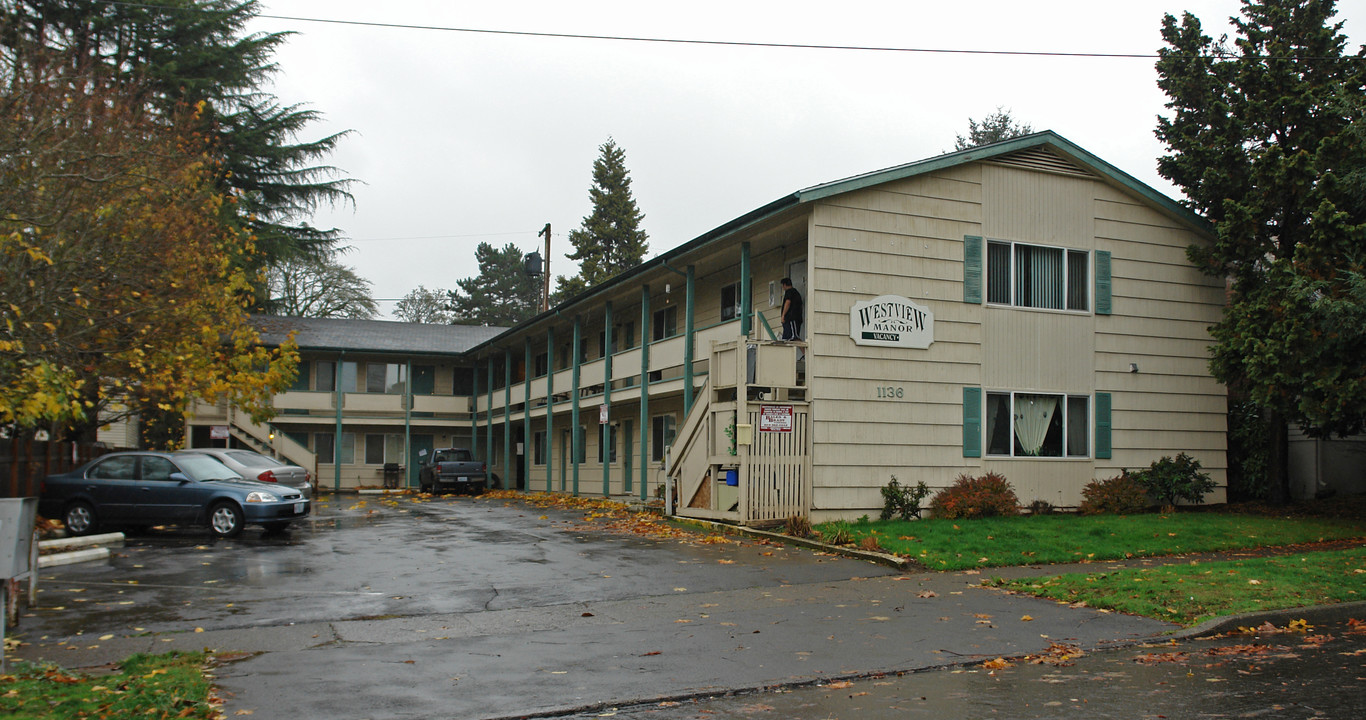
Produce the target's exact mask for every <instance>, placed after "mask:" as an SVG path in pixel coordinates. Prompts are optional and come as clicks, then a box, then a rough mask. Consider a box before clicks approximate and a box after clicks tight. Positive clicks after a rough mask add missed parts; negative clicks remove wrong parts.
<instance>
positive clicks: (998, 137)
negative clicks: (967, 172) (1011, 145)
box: [953, 105, 1034, 150]
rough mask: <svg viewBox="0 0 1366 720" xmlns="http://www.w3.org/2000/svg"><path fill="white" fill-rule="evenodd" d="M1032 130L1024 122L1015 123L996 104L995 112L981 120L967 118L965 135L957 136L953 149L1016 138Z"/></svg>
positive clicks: (1032, 129)
mask: <svg viewBox="0 0 1366 720" xmlns="http://www.w3.org/2000/svg"><path fill="white" fill-rule="evenodd" d="M1032 132H1034V128H1033V127H1030V126H1029V125H1028V124H1026V123H1017V122H1015V119H1014V118H1012V117H1011V116H1010V111H1009V110H1006V109H1004V108H1002V107H1001V106H999V105H997V106H996V112H994V113H992V114H990V115H988V116H986V118H984V119H983V120H982V122H980V123H979V122H977V121H976V120H974V119H972V118H968V134H967V137H964V136H962V135H959V136H958V140H957V142H955V143H954V144H953V149H954V150H967V149H968V148H971V147H977V146H978V145H990V144H991V143H994V142H1001V141H1002V140H1009V139H1011V138H1017V137H1020V136H1021V135H1028V134H1030V133H1032Z"/></svg>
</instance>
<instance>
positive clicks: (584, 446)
mask: <svg viewBox="0 0 1366 720" xmlns="http://www.w3.org/2000/svg"><path fill="white" fill-rule="evenodd" d="M574 447H575V452H574V455H575V457H577V458H578V462H579V464H583V463H586V462H588V428H586V427H584V426H583V425H580V426H579V437H578V441H577V442H575V443H574Z"/></svg>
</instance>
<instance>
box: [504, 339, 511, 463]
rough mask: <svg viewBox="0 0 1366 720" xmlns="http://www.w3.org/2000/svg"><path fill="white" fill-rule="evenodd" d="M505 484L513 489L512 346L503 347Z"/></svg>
mask: <svg viewBox="0 0 1366 720" xmlns="http://www.w3.org/2000/svg"><path fill="white" fill-rule="evenodd" d="M503 485H505V486H506V487H504V488H503V489H504V490H512V489H513V488H512V485H513V483H512V348H510V347H508V348H503Z"/></svg>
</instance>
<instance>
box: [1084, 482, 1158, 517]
mask: <svg viewBox="0 0 1366 720" xmlns="http://www.w3.org/2000/svg"><path fill="white" fill-rule="evenodd" d="M1081 498H1082V499H1081V507H1079V508H1078V510H1079V511H1080V512H1081V514H1082V515H1102V514H1109V515H1132V514H1133V513H1139V512H1143V511H1144V510H1147V509H1148V491H1147V490H1146V489H1145V488H1144V487H1143V485H1141V484H1140V483H1139V482H1138V480H1136V479H1134V476H1132V475H1130V474H1129V473H1128V472H1122V473H1120V474H1118V475H1116V476H1114V477H1112V478H1108V479H1105V480H1092V481H1091V482H1089V483H1086V487H1084V488H1082V489H1081Z"/></svg>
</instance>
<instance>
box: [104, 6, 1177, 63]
mask: <svg viewBox="0 0 1366 720" xmlns="http://www.w3.org/2000/svg"><path fill="white" fill-rule="evenodd" d="M106 2H107V4H109V5H123V6H125V7H138V8H149V9H157V10H186V11H197V12H208V10H201V9H199V8H176V7H169V6H166V5H157V4H153V3H135V2H124V1H123V0H106ZM255 17H258V18H266V19H270V20H284V21H288V22H305V23H319V24H324V25H347V26H352V27H370V28H385V29H391V30H426V31H432V32H453V33H471V34H480V35H508V36H515V37H536V38H557V39H565V40H611V41H617V42H637V43H661V44H669V45H710V46H719V47H749V48H769V49H783V50H840V51H857V52H897V53H927V54H940V55H1013V56H1027V57H1067V58H1120V59H1144V60H1151V59H1154V58H1156V57H1157V55H1156V54H1155V53H1094V52H1051V51H1038V50H959V49H951V48H911V47H893V46H884V45H826V44H805V43H779V42H752V41H740V40H697V39H685V38H662V37H646V36H638V35H596V34H591V33H556V32H535V31H531V30H493V29H489V28H462V27H451V26H447V25H418V24H412V23H389V22H376V21H369V20H339V19H335V18H316V17H303V16H298V15H269V14H264V13H263V14H259V15H256V16H255Z"/></svg>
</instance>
